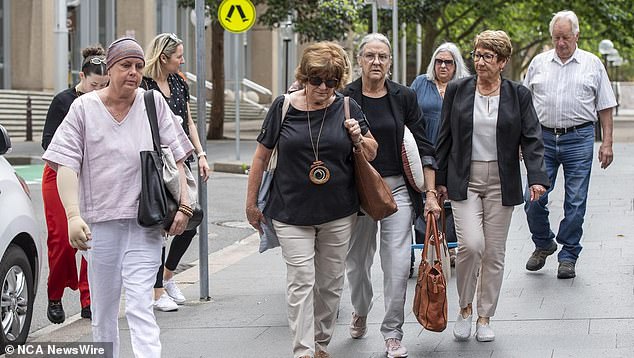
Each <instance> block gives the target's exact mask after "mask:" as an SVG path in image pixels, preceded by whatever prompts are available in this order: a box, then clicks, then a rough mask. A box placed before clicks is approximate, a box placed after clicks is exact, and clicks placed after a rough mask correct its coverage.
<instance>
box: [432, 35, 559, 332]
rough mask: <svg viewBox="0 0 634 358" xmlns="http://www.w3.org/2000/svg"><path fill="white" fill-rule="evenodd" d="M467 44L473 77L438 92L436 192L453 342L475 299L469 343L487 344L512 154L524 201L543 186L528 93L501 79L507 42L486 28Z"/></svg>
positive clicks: (513, 193)
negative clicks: (442, 207) (452, 235)
mask: <svg viewBox="0 0 634 358" xmlns="http://www.w3.org/2000/svg"><path fill="white" fill-rule="evenodd" d="M473 45H474V46H473V47H474V50H473V52H472V56H473V62H474V66H475V71H476V75H475V76H470V77H466V78H462V79H457V80H455V81H452V82H450V83H449V85H448V86H447V91H446V93H445V99H444V101H443V107H442V114H441V118H442V122H441V127H440V133H439V135H438V145H437V150H438V171H437V173H436V184H437V185H438V186H437V188H436V189H437V190H438V195H439V196H440V197H441V198H447V197H448V198H449V199H451V208H452V211H453V215H454V221H455V227H456V235H457V237H458V254H457V257H456V283H457V286H458V296H459V303H460V313H459V314H458V318H457V319H456V323H455V325H454V329H453V334H454V337H455V338H456V339H458V340H466V339H469V337H470V336H471V329H472V321H473V308H472V304H473V300H474V298H476V295H477V308H478V310H477V314H478V319H477V322H476V334H475V338H476V339H477V340H478V341H480V342H489V341H493V340H494V339H495V333H494V332H493V329H492V328H491V326H490V325H489V320H490V318H491V317H493V315H494V314H495V310H496V307H497V304H498V298H499V297H500V288H501V286H502V279H503V278H504V256H505V251H506V238H507V235H508V230H509V225H510V223H511V215H512V214H513V207H514V206H515V205H519V204H522V203H523V202H524V197H523V193H522V189H523V186H522V179H521V173H520V155H519V152H520V150H521V151H522V153H523V158H524V165H525V166H526V171H527V174H528V175H527V180H528V185H529V192H530V200H537V199H538V198H539V197H540V196H541V195H542V194H543V193H545V192H546V188H548V186H549V185H550V182H549V179H548V175H547V173H546V168H545V165H544V144H543V142H542V135H541V127H540V124H539V121H538V119H537V114H536V113H535V109H534V108H533V100H532V97H531V92H530V91H529V90H528V88H526V87H524V86H522V85H521V84H519V83H516V82H512V81H509V80H507V79H504V78H503V77H502V71H503V70H504V67H505V66H506V64H507V63H508V61H509V59H510V58H511V53H512V51H513V47H512V45H511V40H510V38H509V37H508V35H507V34H506V33H505V32H504V31H490V30H488V31H484V32H482V33H480V34H479V35H477V36H476V37H475V40H474V42H473ZM476 292H477V293H476Z"/></svg>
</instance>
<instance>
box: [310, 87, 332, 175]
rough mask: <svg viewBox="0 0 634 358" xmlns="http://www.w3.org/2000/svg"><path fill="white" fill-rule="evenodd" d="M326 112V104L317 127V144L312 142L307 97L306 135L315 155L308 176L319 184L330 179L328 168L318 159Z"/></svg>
mask: <svg viewBox="0 0 634 358" xmlns="http://www.w3.org/2000/svg"><path fill="white" fill-rule="evenodd" d="M327 112H328V106H326V108H325V109H324V116H323V117H322V119H321V126H320V127H319V133H318V134H317V145H315V143H314V142H313V132H312V131H311V128H310V107H308V99H306V117H307V118H308V135H309V136H310V146H311V147H312V148H313V154H314V155H315V161H314V162H313V164H312V165H311V166H310V171H309V172H308V178H309V179H310V181H311V182H312V183H313V184H317V185H321V184H325V183H326V182H328V180H330V170H328V168H327V167H326V165H324V162H322V161H321V160H319V140H320V139H321V131H322V129H324V122H325V121H326V113H327Z"/></svg>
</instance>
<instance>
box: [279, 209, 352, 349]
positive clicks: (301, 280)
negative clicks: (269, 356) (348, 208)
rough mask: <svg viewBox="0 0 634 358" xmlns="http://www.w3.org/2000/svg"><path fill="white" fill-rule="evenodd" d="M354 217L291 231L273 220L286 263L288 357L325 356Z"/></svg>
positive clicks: (338, 300)
mask: <svg viewBox="0 0 634 358" xmlns="http://www.w3.org/2000/svg"><path fill="white" fill-rule="evenodd" d="M356 218H357V214H356V213H355V214H353V215H350V216H347V217H345V218H341V219H337V220H333V221H330V222H327V223H325V224H321V225H313V226H294V225H288V224H284V223H281V222H279V221H276V220H273V226H274V227H275V232H276V233H277V237H278V238H279V240H280V246H281V247H282V255H283V256H284V261H285V262H286V283H287V289H286V290H287V291H286V296H287V301H288V324H289V327H290V330H291V334H292V335H293V355H294V356H295V357H301V356H304V355H309V356H311V357H312V356H314V355H315V351H327V347H328V344H329V343H330V339H331V337H332V333H333V331H334V329H335V321H336V320H337V312H338V310H339V302H340V301H341V292H342V291H343V283H344V271H345V266H344V265H345V258H346V252H347V251H348V243H349V242H350V233H351V231H352V227H353V225H354V222H355V221H356Z"/></svg>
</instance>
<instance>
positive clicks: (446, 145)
mask: <svg viewBox="0 0 634 358" xmlns="http://www.w3.org/2000/svg"><path fill="white" fill-rule="evenodd" d="M475 92H476V76H471V77H466V78H462V79H459V80H455V81H451V82H449V85H448V86H447V91H446V92H445V98H444V100H443V105H442V113H441V119H442V122H441V126H440V132H439V134H438V142H437V144H436V150H437V159H438V167H439V168H438V171H436V185H444V186H446V187H447V191H448V193H449V199H451V200H465V199H467V188H468V186H469V176H470V169H471V145H472V141H471V140H472V136H473V102H474V99H475ZM496 141H497V157H498V168H499V171H500V184H501V186H502V205H505V206H513V205H518V204H521V203H523V202H524V197H523V195H522V189H523V188H522V180H521V175H520V163H519V162H520V161H519V149H520V148H521V149H522V156H523V157H524V165H525V166H526V170H527V173H528V184H529V185H534V184H541V185H543V186H544V187H546V188H548V187H549V186H550V180H549V179H548V174H547V173H546V167H545V165H544V142H543V141H542V129H541V126H540V125H539V120H538V118H537V114H536V113H535V108H534V107H533V99H532V96H531V93H530V91H529V90H528V88H526V87H524V86H522V85H521V84H519V83H516V82H512V81H509V80H506V79H502V84H501V86H500V105H499V109H498V121H497V134H496Z"/></svg>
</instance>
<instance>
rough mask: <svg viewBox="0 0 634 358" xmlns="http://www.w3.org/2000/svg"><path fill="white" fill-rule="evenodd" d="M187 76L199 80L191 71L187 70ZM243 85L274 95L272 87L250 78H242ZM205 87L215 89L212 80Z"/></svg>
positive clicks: (191, 79) (193, 80)
mask: <svg viewBox="0 0 634 358" xmlns="http://www.w3.org/2000/svg"><path fill="white" fill-rule="evenodd" d="M185 77H187V79H189V80H190V81H192V82H196V81H197V78H196V75H195V74H193V73H191V72H185ZM242 85H243V86H245V87H247V88H250V89H252V90H254V91H256V92H260V93H262V94H265V95H269V96H272V95H273V92H271V90H270V89H268V88H266V87H264V86H262V85H260V84H257V83H255V82H253V81H251V80H250V79H248V78H243V79H242ZM205 87H206V88H207V89H209V90H213V89H214V85H213V84H212V83H211V82H209V81H205Z"/></svg>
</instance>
